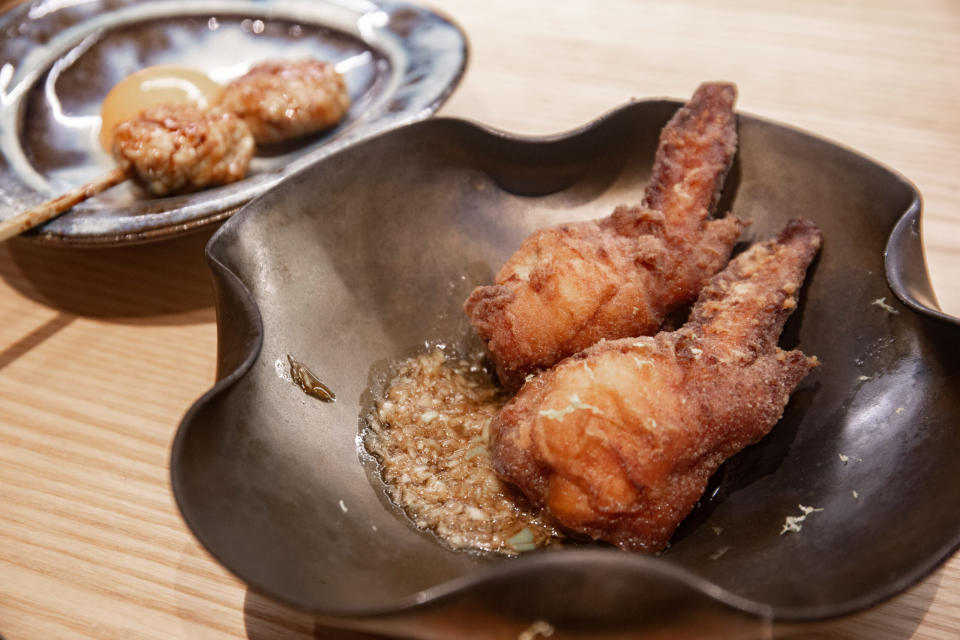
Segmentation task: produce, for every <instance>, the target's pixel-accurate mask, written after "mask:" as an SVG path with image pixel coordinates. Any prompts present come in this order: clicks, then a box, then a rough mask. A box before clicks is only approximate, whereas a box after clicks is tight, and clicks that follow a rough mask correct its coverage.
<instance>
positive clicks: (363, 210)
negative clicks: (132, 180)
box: [171, 101, 960, 638]
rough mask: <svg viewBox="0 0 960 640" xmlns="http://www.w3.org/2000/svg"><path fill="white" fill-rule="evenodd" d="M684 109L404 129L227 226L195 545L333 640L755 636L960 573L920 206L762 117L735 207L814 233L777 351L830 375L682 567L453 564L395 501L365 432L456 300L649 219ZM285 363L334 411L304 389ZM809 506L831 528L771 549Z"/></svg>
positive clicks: (721, 484) (450, 328)
mask: <svg viewBox="0 0 960 640" xmlns="http://www.w3.org/2000/svg"><path fill="white" fill-rule="evenodd" d="M678 106H679V105H678V103H675V102H672V101H648V102H636V103H631V104H628V105H626V106H624V107H622V108H620V109H618V110H616V111H614V112H612V113H610V114H608V115H606V116H604V117H602V118H600V119H598V120H597V121H595V122H593V123H591V124H589V125H588V126H586V127H584V128H583V129H580V130H578V131H575V132H572V133H570V134H567V135H562V136H557V137H550V138H538V139H525V138H518V137H514V136H509V135H505V134H503V133H500V132H496V131H490V130H487V129H484V128H482V127H479V126H476V125H473V124H470V123H466V122H462V121H457V120H449V119H435V120H429V121H425V122H420V123H416V124H413V125H411V126H408V127H404V128H402V129H398V130H394V131H391V132H389V133H386V134H384V135H380V136H378V137H376V138H373V139H369V140H366V141H364V142H362V143H360V144H357V145H355V146H353V147H351V148H349V149H346V150H344V151H342V152H340V153H338V154H336V155H335V156H331V157H329V158H327V159H325V160H323V161H322V162H319V163H317V164H315V165H313V166H311V167H309V168H308V169H306V170H304V171H303V172H301V173H299V174H297V175H295V176H293V177H291V178H290V179H289V180H287V181H286V182H284V183H283V184H282V185H280V186H279V187H278V188H276V189H274V190H272V191H270V192H268V193H266V194H265V195H263V196H262V197H260V198H259V199H257V200H256V201H255V202H253V203H251V204H250V205H249V206H247V207H246V208H245V209H244V210H243V211H242V212H241V213H240V214H238V215H237V216H236V217H235V218H234V219H232V220H230V221H229V222H228V223H227V224H226V225H224V227H223V228H222V229H220V231H218V233H217V235H216V236H215V237H214V238H213V240H212V241H211V242H210V245H209V248H208V255H209V260H210V265H211V268H212V270H213V272H214V274H215V280H216V283H217V284H216V286H217V308H218V325H219V356H218V357H219V374H218V377H219V381H218V382H217V384H216V385H215V387H214V388H213V389H212V390H211V391H210V392H209V393H207V394H206V395H205V396H204V397H203V398H201V399H200V400H199V401H198V402H197V403H196V404H195V405H194V406H193V407H192V408H191V410H190V411H189V413H188V414H187V416H186V417H185V418H184V420H183V423H182V425H181V427H180V431H179V433H178V434H177V437H176V441H175V443H174V447H173V453H172V461H171V470H172V478H173V488H174V491H175V494H176V499H177V501H178V504H179V506H180V508H181V510H182V512H183V515H184V517H185V519H186V521H187V523H188V524H189V526H190V528H191V529H192V530H193V531H194V533H195V534H196V535H197V537H198V538H199V539H200V540H201V542H202V543H203V544H204V545H205V546H206V547H207V549H209V551H210V552H211V553H212V554H213V555H214V556H215V557H216V558H217V559H218V560H219V561H220V562H222V563H223V564H224V565H225V566H226V567H228V568H229V569H230V570H231V571H233V572H234V573H235V574H236V575H238V576H239V577H240V578H242V579H243V580H244V581H246V582H247V583H248V584H249V585H251V587H252V588H254V589H256V590H257V591H260V592H263V593H265V594H268V595H270V596H273V597H275V598H277V599H279V600H282V601H283V602H285V603H288V604H290V605H293V606H295V607H299V608H302V609H304V610H306V611H310V612H313V613H315V614H317V615H318V617H319V619H321V620H323V621H324V622H326V623H327V624H335V625H342V626H349V627H356V628H362V629H368V630H375V631H378V632H382V633H390V634H405V635H410V636H414V637H418V638H451V637H457V638H488V637H489V638H503V637H517V634H518V633H519V632H521V631H522V630H524V629H527V628H529V627H530V625H531V624H532V623H533V622H535V621H538V620H543V621H546V622H548V623H549V624H550V625H552V627H553V628H554V629H555V630H556V633H555V635H554V636H553V637H554V638H588V637H590V638H593V637H596V638H601V637H602V638H615V637H636V634H637V633H639V632H641V631H643V632H649V633H651V634H655V633H656V632H660V633H664V634H669V635H668V636H665V637H670V638H677V637H681V638H682V637H691V638H714V637H716V638H733V637H741V636H743V635H750V634H754V633H758V632H759V631H761V630H763V629H764V628H766V625H769V624H771V622H774V623H800V622H808V621H815V620H822V619H825V618H829V617H833V616H839V615H843V614H849V613H853V612H856V611H860V610H862V609H864V608H866V607H869V606H871V605H874V604H876V603H878V602H880V601H881V600H884V599H885V598H888V597H890V596H892V595H894V594H896V593H898V592H900V591H901V590H903V589H905V588H906V587H908V586H909V585H911V584H913V583H915V582H917V581H918V580H920V579H921V578H923V577H924V576H925V575H927V574H928V573H929V572H930V571H931V570H933V569H934V568H935V567H936V566H937V565H938V564H940V563H941V562H943V561H944V560H945V559H946V558H947V557H949V556H950V554H951V553H952V552H953V551H954V550H955V549H957V547H958V543H960V511H958V510H956V509H954V508H953V503H952V499H951V496H953V495H954V494H955V492H956V491H957V490H958V489H960V466H958V465H957V464H956V460H957V459H958V458H960V432H958V431H957V429H956V425H957V424H958V421H960V394H957V393H956V389H957V388H958V382H960V371H958V367H960V365H958V361H957V358H956V354H957V353H960V327H958V323H957V320H956V319H953V318H950V317H947V316H945V315H944V314H942V313H941V312H940V311H939V310H938V309H937V307H936V304H935V302H934V299H933V294H932V292H931V289H930V285H929V282H928V279H927V275H926V269H925V265H924V262H923V256H922V250H921V245H920V240H919V236H918V234H917V225H918V221H919V214H920V196H919V194H918V193H917V191H916V190H915V189H914V188H913V187H912V186H911V184H910V183H909V182H907V181H906V180H905V179H903V178H902V177H901V176H899V175H897V174H895V173H893V172H891V171H890V170H888V169H885V168H884V167H881V166H878V165H877V164H876V163H874V162H872V161H870V160H868V159H865V158H863V157H861V156H859V155H857V154H855V153H852V152H851V151H849V150H846V149H843V148H841V147H838V146H836V145H834V144H831V143H829V142H825V141H823V140H820V139H818V138H815V137H813V136H810V135H808V134H805V133H801V132H799V131H795V130H793V129H790V128H787V127H783V126H779V125H776V124H771V123H769V122H764V121H762V120H759V119H756V118H752V117H748V116H741V117H740V137H741V143H740V151H739V155H738V160H737V162H736V163H735V166H734V169H733V171H732V172H731V176H730V178H729V180H728V187H727V190H726V193H725V194H724V198H723V203H722V204H721V206H722V207H727V206H729V207H732V209H733V211H735V212H736V213H737V215H739V216H741V217H742V218H744V219H746V220H750V221H751V223H752V224H751V226H750V227H749V229H748V230H747V232H746V234H745V238H744V240H751V239H756V238H766V237H768V236H770V235H772V234H773V233H774V232H775V231H777V230H778V229H780V228H781V227H782V225H783V224H784V223H785V222H786V221H787V220H788V219H789V218H791V217H793V216H806V217H809V218H811V219H813V220H815V221H816V222H817V224H819V225H820V227H821V228H822V229H823V232H824V237H825V243H824V248H823V251H822V253H821V255H820V257H819V258H818V259H817V261H816V262H815V264H814V266H813V267H812V269H811V271H810V273H809V276H808V278H807V282H806V284H805V287H804V290H803V294H802V297H801V304H800V307H799V309H798V310H797V312H796V313H795V314H794V316H793V317H792V319H791V320H790V322H789V324H788V326H787V328H786V332H785V333H784V336H783V339H782V340H781V344H783V345H784V346H788V347H799V348H802V349H803V350H804V351H805V352H806V353H808V354H816V355H817V356H819V358H820V359H821V360H822V362H823V365H822V366H821V367H820V368H818V369H817V370H816V371H815V372H814V373H813V374H812V375H811V376H810V377H809V378H807V380H806V381H805V382H804V383H803V385H802V386H801V388H800V389H799V390H798V391H797V392H796V393H795V395H794V396H793V399H792V400H791V402H790V405H789V406H788V408H787V411H786V414H785V415H784V417H783V419H782V420H781V422H780V423H779V424H778V425H777V426H776V427H775V428H774V430H773V432H772V433H771V434H770V435H769V436H768V437H767V438H766V439H764V440H763V441H762V442H761V443H759V444H757V445H755V446H753V447H751V448H749V449H747V450H745V451H743V452H742V453H741V454H739V455H738V456H736V457H734V458H733V459H731V460H730V461H728V462H727V463H726V464H725V465H724V466H723V467H722V468H721V470H720V471H719V472H718V473H717V475H716V476H715V477H714V479H713V481H712V482H711V486H710V488H709V491H708V493H707V494H706V495H705V497H704V500H703V501H702V503H701V504H700V505H699V506H698V507H697V509H696V510H695V511H694V512H693V513H692V514H691V515H690V517H689V518H688V519H687V521H686V522H685V523H684V524H683V525H682V526H681V528H680V530H679V531H678V532H677V534H676V535H675V537H674V539H673V542H672V545H671V547H670V549H669V550H668V551H667V552H666V553H664V554H663V555H662V556H660V557H649V556H644V555H640V554H633V553H626V552H622V551H615V550H612V549H609V548H602V547H600V546H582V547H578V548H574V549H566V550H561V551H556V552H549V551H547V552H540V553H531V554H528V555H525V556H523V557H521V558H519V559H503V558H492V557H486V556H481V555H472V554H468V553H455V552H451V551H448V550H447V549H445V548H444V547H442V546H441V545H440V544H438V543H437V542H436V541H435V540H434V539H433V538H432V537H431V536H430V535H429V534H426V533H423V532H420V531H418V530H416V529H415V528H414V527H412V526H411V525H410V524H409V523H408V521H407V520H406V519H405V518H404V517H403V516H402V515H401V514H400V513H399V512H398V510H397V509H396V508H394V507H393V506H392V505H391V504H390V503H389V501H387V500H386V499H385V497H384V493H383V490H382V487H381V485H380V484H379V481H378V479H377V476H376V473H375V469H374V465H373V464H372V463H371V462H370V461H369V460H367V459H366V458H364V456H362V455H361V453H360V451H359V448H358V432H359V430H360V429H361V428H362V426H363V418H364V415H365V412H366V411H368V410H369V408H370V407H371V405H372V394H373V393H374V392H375V391H376V389H377V388H378V386H380V385H382V384H383V377H384V374H385V372H387V371H388V370H389V366H390V364H389V363H391V362H393V361H396V360H397V359H400V358H403V357H406V356H409V355H411V354H413V353H415V352H417V351H418V350H422V349H424V348H425V347H424V343H425V342H435V341H445V342H449V343H452V344H457V343H461V342H462V341H463V340H465V339H466V336H469V334H470V329H469V325H468V323H467V321H466V318H465V317H464V315H463V313H462V312H461V304H462V303H463V300H464V299H465V298H466V297H467V295H468V294H469V292H470V291H471V290H472V289H473V287H474V286H476V285H478V284H481V283H487V282H490V280H491V279H492V275H493V272H494V270H495V269H497V268H498V266H499V265H500V264H501V263H502V262H503V261H504V259H506V258H507V257H508V256H509V255H510V253H511V252H512V251H513V250H514V249H515V248H516V247H517V246H518V245H519V243H520V241H521V240H522V239H523V238H524V237H525V236H526V235H527V234H528V233H529V232H530V231H532V230H534V229H536V228H538V227H541V226H544V225H547V224H551V223H556V222H559V221H566V220H575V219H583V218H590V217H599V216H602V215H606V214H608V213H609V212H610V211H611V210H612V209H613V207H614V206H615V205H616V204H618V203H622V202H627V203H631V202H633V203H635V202H637V201H638V200H639V199H640V197H641V193H642V189H643V186H644V183H645V180H646V179H647V177H648V174H649V170H650V164H651V161H652V158H653V153H654V149H655V146H656V143H657V137H658V134H659V131H660V129H661V127H662V126H663V125H664V124H665V122H666V120H667V119H668V118H669V116H670V115H671V114H672V113H673V112H674V110H675V109H676V108H677V107H678ZM885 255H886V269H887V273H886V277H885ZM884 305H888V306H889V308H885V306H884ZM288 355H293V356H295V357H296V358H297V359H299V360H300V361H302V362H303V363H304V364H306V365H307V366H308V367H309V368H311V369H312V370H313V371H314V372H315V373H316V374H317V375H318V376H319V377H320V378H321V379H322V381H323V382H325V383H326V384H327V385H328V386H329V387H330V388H331V389H332V390H333V391H334V392H335V394H336V398H337V399H336V402H333V403H323V402H320V401H318V400H316V399H314V398H311V397H309V396H307V395H305V394H304V393H302V392H301V391H300V389H299V388H298V387H297V386H295V385H294V384H292V383H291V382H290V379H289V373H288V369H287V364H286V358H287V356H288ZM799 505H805V506H811V507H816V508H817V509H822V511H816V512H814V513H811V514H810V515H809V516H808V517H807V518H806V520H805V521H804V522H803V528H802V530H801V531H800V532H793V533H786V534H781V530H782V528H783V525H784V523H785V521H786V518H787V516H799V515H800V508H799ZM511 634H512V635H511ZM644 637H647V636H644ZM650 637H654V636H653V635H651V636H650ZM655 637H661V636H659V635H656V636H655Z"/></svg>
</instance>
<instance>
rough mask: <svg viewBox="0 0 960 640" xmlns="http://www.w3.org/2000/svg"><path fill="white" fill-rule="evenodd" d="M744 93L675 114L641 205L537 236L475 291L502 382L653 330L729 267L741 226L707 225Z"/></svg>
mask: <svg viewBox="0 0 960 640" xmlns="http://www.w3.org/2000/svg"><path fill="white" fill-rule="evenodd" d="M735 98H736V88H735V87H734V85H732V84H723V83H713V84H703V85H701V86H700V87H699V88H698V89H697V91H696V93H695V94H694V95H693V98H692V99H691V100H690V102H689V103H688V104H687V105H686V106H684V107H683V108H681V109H680V110H679V111H678V112H677V113H676V114H675V115H674V117H673V118H672V119H671V120H670V122H669V123H668V124H667V125H666V127H665V128H664V129H663V131H662V133H661V137H660V143H659V147H658V150H657V153H656V157H655V159H654V166H653V171H652V175H651V177H650V181H649V183H648V185H647V187H646V191H645V196H644V200H643V202H642V204H641V206H639V207H628V206H620V207H618V208H617V209H616V210H615V211H614V212H613V213H612V214H611V215H610V216H609V217H607V218H603V219H601V220H597V221H589V222H579V223H569V224H561V225H559V226H556V227H552V228H548V229H544V230H541V231H538V232H536V233H534V234H533V235H531V236H530V237H529V238H527V239H526V240H525V241H524V242H523V244H522V245H521V246H520V248H519V250H518V251H517V252H516V253H515V254H514V255H513V256H512V257H511V258H510V259H509V260H508V261H507V262H506V264H504V266H503V267H502V268H501V269H500V271H499V272H498V273H497V275H496V278H495V284H493V285H490V286H483V287H478V288H477V289H475V290H474V291H473V293H472V294H471V295H470V297H469V298H468V299H467V301H466V303H465V305H464V310H465V311H466V313H467V314H468V315H469V316H470V320H471V322H472V323H473V326H474V327H475V328H476V330H477V333H478V334H479V335H480V337H481V338H482V339H483V340H484V341H485V342H486V343H487V347H488V349H489V351H490V353H491V355H492V357H493V360H494V363H495V364H496V367H497V373H498V376H499V377H500V381H501V383H502V384H503V385H504V386H506V387H508V388H516V387H518V386H519V385H520V383H521V382H522V381H523V379H524V377H525V376H526V375H528V374H530V373H532V372H535V371H538V370H540V369H545V368H547V367H550V366H552V365H553V364H555V363H556V362H559V361H560V360H561V359H563V358H565V357H567V356H569V355H572V354H573V353H576V352H577V351H579V350H581V349H584V348H586V347H588V346H590V345H592V344H594V343H595V342H597V341H598V340H600V339H601V338H606V339H613V338H621V337H625V336H635V335H647V334H650V333H653V332H655V331H656V330H657V329H659V327H660V325H661V324H662V323H663V321H664V319H665V317H666V316H667V315H668V314H669V313H670V312H672V311H674V310H675V309H677V308H679V307H681V306H683V305H685V304H688V303H690V302H691V301H692V300H693V299H694V298H695V297H696V295H697V292H698V291H699V290H700V288H701V287H702V286H703V285H704V283H705V282H706V281H707V279H709V278H710V276H712V275H713V274H714V273H716V272H717V271H719V270H720V269H721V268H723V266H724V265H725V264H726V262H727V260H728V259H729V256H730V252H731V250H732V248H733V245H734V243H735V242H736V239H737V237H738V236H739V234H740V229H741V226H742V225H741V223H740V221H739V220H737V219H736V218H735V217H733V216H727V217H725V218H721V219H716V220H712V219H709V218H710V215H711V212H712V211H713V209H714V208H715V207H716V203H717V199H718V197H719V194H720V191H721V188H722V186H723V181H724V178H725V176H726V174H727V171H728V170H729V168H730V165H731V163H732V161H733V156H734V153H735V151H736V144H737V131H736V116H735V115H734V113H733V103H734V100H735Z"/></svg>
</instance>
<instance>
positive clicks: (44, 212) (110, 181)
mask: <svg viewBox="0 0 960 640" xmlns="http://www.w3.org/2000/svg"><path fill="white" fill-rule="evenodd" d="M129 177H130V176H129V175H128V174H127V172H126V171H124V170H123V169H121V168H120V167H114V168H113V169H112V170H111V171H110V172H108V173H106V174H104V175H102V176H100V177H99V178H97V179H95V180H91V181H90V182H88V183H86V184H82V185H80V186H79V187H75V188H73V189H71V190H70V191H67V192H66V193H64V194H63V195H59V196H57V197H56V198H53V199H52V200H47V201H46V202H43V203H41V204H38V205H37V206H35V207H31V208H29V209H27V210H26V211H23V212H21V213H18V214H17V215H15V216H13V217H12V218H8V219H6V220H3V221H0V242H3V241H4V240H8V239H10V238H12V237H13V236H16V235H20V234H21V233H23V232H24V231H27V230H28V229H32V228H34V227H36V226H38V225H41V224H43V223H44V222H47V221H48V220H52V219H53V218H56V217H57V216H59V215H60V214H61V213H64V212H65V211H67V210H68V209H70V208H71V207H73V206H75V205H77V204H79V203H81V202H83V201H84V200H86V199H87V198H92V197H93V196H95V195H97V194H98V193H101V192H103V191H106V190H107V189H109V188H111V187H115V186H116V185H118V184H120V183H121V182H123V181H124V180H126V179H127V178H129Z"/></svg>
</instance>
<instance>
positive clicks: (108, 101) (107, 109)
mask: <svg viewBox="0 0 960 640" xmlns="http://www.w3.org/2000/svg"><path fill="white" fill-rule="evenodd" d="M222 90H223V87H221V86H220V85H219V84H217V83H216V82H214V81H213V80H211V79H210V77H209V76H207V74H205V73H203V72H202V71H199V70H197V69H193V68H190V67H185V66H180V65H174V64H161V65H156V66H153V67H147V68H145V69H141V70H140V71H137V72H136V73H132V74H130V75H129V76H127V77H126V78H124V79H123V80H121V81H120V82H118V83H117V84H116V85H115V86H114V87H113V88H112V89H111V90H110V92H109V93H108V94H107V97H106V98H104V100H103V105H102V106H101V107H100V117H101V119H102V123H101V125H100V144H101V145H103V148H104V149H106V150H107V151H110V150H111V149H112V147H113V130H114V129H115V128H116V126H117V125H118V124H120V123H121V122H123V121H124V120H129V119H130V118H133V117H134V116H136V115H137V114H138V113H140V112H141V111H143V110H144V109H146V108H147V107H151V106H153V105H155V104H161V103H169V102H188V103H192V104H195V105H196V106H197V107H199V108H201V109H206V108H208V107H210V106H211V105H213V104H215V103H216V102H217V100H218V99H219V96H220V92H221V91H222Z"/></svg>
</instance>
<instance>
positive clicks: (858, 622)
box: [785, 570, 943, 640]
mask: <svg viewBox="0 0 960 640" xmlns="http://www.w3.org/2000/svg"><path fill="white" fill-rule="evenodd" d="M942 578H943V575H942V570H941V571H937V572H936V573H934V574H933V575H931V576H930V577H928V578H927V579H926V580H924V581H923V582H921V583H920V584H918V585H917V586H915V587H913V588H912V589H910V590H909V591H907V592H905V593H903V594H901V595H899V596H897V597H895V598H893V599H891V600H888V601H887V602H885V603H883V604H880V605H878V606H876V607H874V608H872V609H870V610H868V611H865V612H864V613H859V614H857V615H854V616H850V617H849V618H843V619H840V620H835V621H833V622H830V623H826V624H824V625H818V626H817V628H816V630H804V629H798V630H797V631H796V632H795V633H792V634H788V635H786V636H785V637H788V638H790V640H908V639H909V638H912V637H913V635H914V633H915V632H916V630H917V627H919V626H920V623H921V622H922V621H923V618H924V616H925V615H926V613H927V610H928V609H929V608H930V605H931V604H932V603H933V599H934V597H935V596H936V593H937V589H938V588H939V587H940V581H941V580H942Z"/></svg>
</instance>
